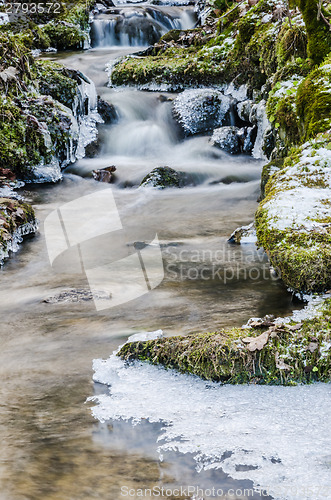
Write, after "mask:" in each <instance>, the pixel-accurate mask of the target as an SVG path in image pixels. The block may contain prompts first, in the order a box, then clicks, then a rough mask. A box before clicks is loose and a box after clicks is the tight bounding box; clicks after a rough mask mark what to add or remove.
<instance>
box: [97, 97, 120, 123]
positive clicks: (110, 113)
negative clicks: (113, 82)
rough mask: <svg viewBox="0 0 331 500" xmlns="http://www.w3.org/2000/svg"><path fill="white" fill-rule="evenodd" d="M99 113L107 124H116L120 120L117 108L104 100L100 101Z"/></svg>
mask: <svg viewBox="0 0 331 500" xmlns="http://www.w3.org/2000/svg"><path fill="white" fill-rule="evenodd" d="M98 113H99V115H100V116H101V118H102V119H103V121H104V122H105V123H107V124H110V123H114V122H115V121H116V120H117V119H118V115H117V111H116V108H115V106H114V105H113V104H110V103H109V102H107V101H104V100H103V99H100V98H99V99H98Z"/></svg>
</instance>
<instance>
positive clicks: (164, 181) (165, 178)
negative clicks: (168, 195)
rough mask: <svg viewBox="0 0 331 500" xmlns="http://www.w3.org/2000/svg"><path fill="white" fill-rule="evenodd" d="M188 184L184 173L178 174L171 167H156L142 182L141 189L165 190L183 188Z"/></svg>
mask: <svg viewBox="0 0 331 500" xmlns="http://www.w3.org/2000/svg"><path fill="white" fill-rule="evenodd" d="M186 182H187V176H186V174H185V173H184V172H177V171H176V170H174V169H173V168H170V167H156V168H154V169H153V170H152V171H151V172H150V173H149V174H147V175H146V177H144V178H143V180H142V181H141V184H140V186H141V187H154V188H158V189H165V188H169V187H174V188H179V187H183V186H184V185H185V183H186Z"/></svg>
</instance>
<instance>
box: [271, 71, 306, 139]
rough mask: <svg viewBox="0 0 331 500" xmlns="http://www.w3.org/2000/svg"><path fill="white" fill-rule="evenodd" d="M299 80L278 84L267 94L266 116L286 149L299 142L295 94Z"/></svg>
mask: <svg viewBox="0 0 331 500" xmlns="http://www.w3.org/2000/svg"><path fill="white" fill-rule="evenodd" d="M299 84H300V79H297V78H296V77H293V78H292V79H291V80H288V81H286V82H278V83H277V84H276V85H275V86H274V88H273V89H272V91H271V92H270V94H269V97H268V101H267V115H268V118H269V121H270V122H271V124H272V125H273V126H274V127H275V128H276V129H277V130H278V133H279V137H280V139H281V140H282V141H283V144H284V145H285V147H286V148H287V149H289V148H290V147H291V146H293V145H295V144H298V143H299V142H300V132H299V119H298V116H297V108H296V93H297V89H298V86H299Z"/></svg>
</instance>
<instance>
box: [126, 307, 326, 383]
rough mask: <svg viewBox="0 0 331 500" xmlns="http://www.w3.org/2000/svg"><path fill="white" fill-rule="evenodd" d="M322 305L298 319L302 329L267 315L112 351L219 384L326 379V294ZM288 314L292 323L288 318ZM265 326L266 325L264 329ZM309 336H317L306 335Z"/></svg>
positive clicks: (136, 343) (135, 342)
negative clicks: (211, 330)
mask: <svg viewBox="0 0 331 500" xmlns="http://www.w3.org/2000/svg"><path fill="white" fill-rule="evenodd" d="M322 310H324V311H325V313H324V314H322V315H321V308H320V307H315V309H313V310H312V312H311V314H310V315H309V316H308V317H307V319H305V320H303V323H302V325H301V326H302V328H300V329H299V330H295V331H293V330H291V329H290V328H289V325H288V323H283V324H277V323H278V321H279V319H278V318H277V320H275V321H271V320H270V319H269V318H266V320H263V319H261V320H260V322H257V321H254V322H251V326H250V327H247V326H244V327H242V328H231V329H223V330H222V331H221V332H215V333H201V332H198V333H196V334H193V335H189V336H177V337H163V338H161V339H160V338H159V339H156V340H149V341H147V342H146V341H135V340H133V341H132V342H130V340H129V342H128V343H127V344H125V345H124V346H122V348H121V349H120V350H119V352H118V354H117V355H118V356H119V357H121V358H122V359H124V360H130V361H132V360H133V359H138V360H140V361H144V362H146V361H149V362H151V363H152V364H161V365H163V366H165V367H166V368H171V369H176V370H178V371H180V372H182V373H190V374H191V375H192V374H194V375H197V376H199V377H201V378H203V379H205V380H213V381H220V382H223V383H225V382H226V383H233V384H238V383H253V384H271V385H274V384H284V385H290V384H291V385H294V384H296V383H298V382H303V383H307V382H312V381H315V380H320V381H325V382H329V381H330V366H329V363H328V356H329V353H328V351H329V350H330V345H329V342H328V340H327V338H328V337H325V332H328V331H329V328H330V327H329V323H330V320H329V317H330V314H331V301H330V299H329V300H326V301H324V303H323V309H322ZM288 319H289V321H290V322H291V321H292V322H293V320H292V318H288ZM253 325H254V326H253ZM255 325H256V326H255ZM264 328H268V330H267V331H263V330H262V329H264ZM261 330H262V332H261ZM313 335H316V341H313V340H311V337H312V336H313ZM312 343H314V344H315V343H316V344H317V345H311V344H312ZM322 346H323V347H322ZM321 347H322V348H321ZM288 362H290V363H291V364H287V363H288ZM291 365H292V366H291Z"/></svg>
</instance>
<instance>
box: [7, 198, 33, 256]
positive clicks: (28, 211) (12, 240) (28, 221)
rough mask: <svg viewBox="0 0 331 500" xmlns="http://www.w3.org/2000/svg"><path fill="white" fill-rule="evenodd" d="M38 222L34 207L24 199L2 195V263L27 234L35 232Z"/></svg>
mask: <svg viewBox="0 0 331 500" xmlns="http://www.w3.org/2000/svg"><path fill="white" fill-rule="evenodd" d="M36 229H37V222H36V218H35V213H34V210H33V208H32V207H31V206H30V205H28V204H27V203H24V202H22V201H18V200H16V199H12V198H1V197H0V265H2V263H3V260H4V259H5V258H6V257H8V256H9V252H10V251H15V250H17V245H18V243H20V242H21V241H22V240H23V237H24V236H26V235H31V234H34V233H35V231H36Z"/></svg>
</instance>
